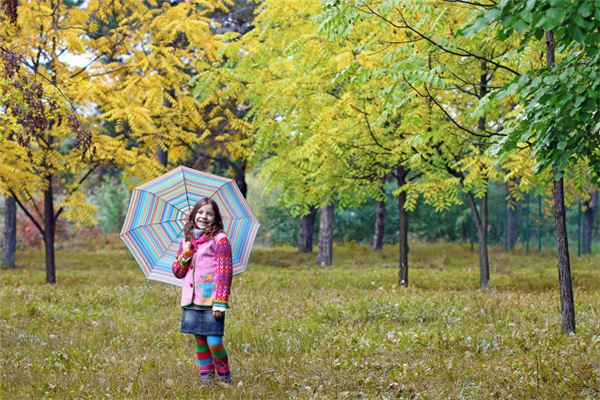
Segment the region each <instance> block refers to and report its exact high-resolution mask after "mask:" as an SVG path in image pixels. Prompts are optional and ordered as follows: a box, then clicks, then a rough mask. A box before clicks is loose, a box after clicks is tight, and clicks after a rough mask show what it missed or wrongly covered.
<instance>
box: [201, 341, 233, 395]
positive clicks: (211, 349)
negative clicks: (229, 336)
mask: <svg viewBox="0 0 600 400" xmlns="http://www.w3.org/2000/svg"><path fill="white" fill-rule="evenodd" d="M194 336H195V337H196V357H197V358H198V368H199V369H200V379H201V380H203V381H210V380H212V379H213V378H214V376H215V371H217V375H219V379H220V380H221V381H222V382H226V383H231V373H230V372H229V360H228V358H227V351H226V350H225V346H224V345H223V337H222V336H203V335H194Z"/></svg>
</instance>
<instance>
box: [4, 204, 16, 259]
mask: <svg viewBox="0 0 600 400" xmlns="http://www.w3.org/2000/svg"><path fill="white" fill-rule="evenodd" d="M16 250H17V202H16V201H15V198H14V197H13V196H11V195H10V194H9V195H7V196H6V198H5V200H4V246H3V259H2V265H4V266H6V267H9V268H15V267H16V263H15V258H16V257H15V254H16Z"/></svg>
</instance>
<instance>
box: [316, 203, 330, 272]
mask: <svg viewBox="0 0 600 400" xmlns="http://www.w3.org/2000/svg"><path fill="white" fill-rule="evenodd" d="M317 263H318V264H319V265H323V266H325V265H331V264H332V263H333V206H332V205H329V206H325V207H323V208H321V220H320V224H319V253H318V254H317Z"/></svg>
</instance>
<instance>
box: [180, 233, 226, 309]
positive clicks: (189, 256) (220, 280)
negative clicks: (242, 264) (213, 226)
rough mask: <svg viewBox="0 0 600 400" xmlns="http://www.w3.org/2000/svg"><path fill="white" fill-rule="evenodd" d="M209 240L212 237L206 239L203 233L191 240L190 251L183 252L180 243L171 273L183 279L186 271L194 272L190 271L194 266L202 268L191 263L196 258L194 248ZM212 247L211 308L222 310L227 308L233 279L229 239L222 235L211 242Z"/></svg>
mask: <svg viewBox="0 0 600 400" xmlns="http://www.w3.org/2000/svg"><path fill="white" fill-rule="evenodd" d="M209 240H212V239H207V238H206V237H205V236H204V235H202V236H201V237H200V238H199V239H196V240H193V241H192V251H191V252H184V251H183V243H180V244H179V250H178V252H177V257H176V260H175V262H174V263H173V265H172V271H173V275H175V276H176V277H177V278H179V279H183V278H186V275H187V274H188V273H190V274H193V273H194V272H193V271H192V270H193V268H194V267H196V268H202V266H198V265H196V266H194V265H192V264H194V263H193V261H194V259H195V258H197V257H195V256H197V255H196V254H195V249H197V248H198V247H199V246H200V245H202V244H204V243H206V242H207V241H209ZM212 249H213V251H214V258H215V263H216V272H215V274H214V277H213V278H212V279H211V281H212V282H211V283H212V284H214V285H215V288H214V290H213V291H212V297H213V309H220V310H224V309H227V308H229V295H230V294H231V283H232V280H233V268H232V262H231V244H230V242H229V239H227V238H226V237H222V238H221V239H220V240H219V241H218V242H216V243H214V244H213V246H212Z"/></svg>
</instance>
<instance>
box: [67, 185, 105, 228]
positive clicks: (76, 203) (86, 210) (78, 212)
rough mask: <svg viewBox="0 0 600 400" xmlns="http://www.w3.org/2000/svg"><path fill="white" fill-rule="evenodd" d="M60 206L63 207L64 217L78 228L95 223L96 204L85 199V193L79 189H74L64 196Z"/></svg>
mask: <svg viewBox="0 0 600 400" xmlns="http://www.w3.org/2000/svg"><path fill="white" fill-rule="evenodd" d="M61 207H64V210H65V211H64V215H65V218H66V219H67V220H68V221H71V222H73V223H74V224H75V226H76V227H78V228H81V227H84V226H87V227H92V226H94V225H96V223H97V216H96V214H97V211H98V206H97V205H96V204H94V203H91V202H89V201H87V200H86V196H85V193H83V192H81V191H75V192H74V193H72V194H71V195H70V196H68V197H67V198H65V199H64V200H63V202H62V204H61Z"/></svg>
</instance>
